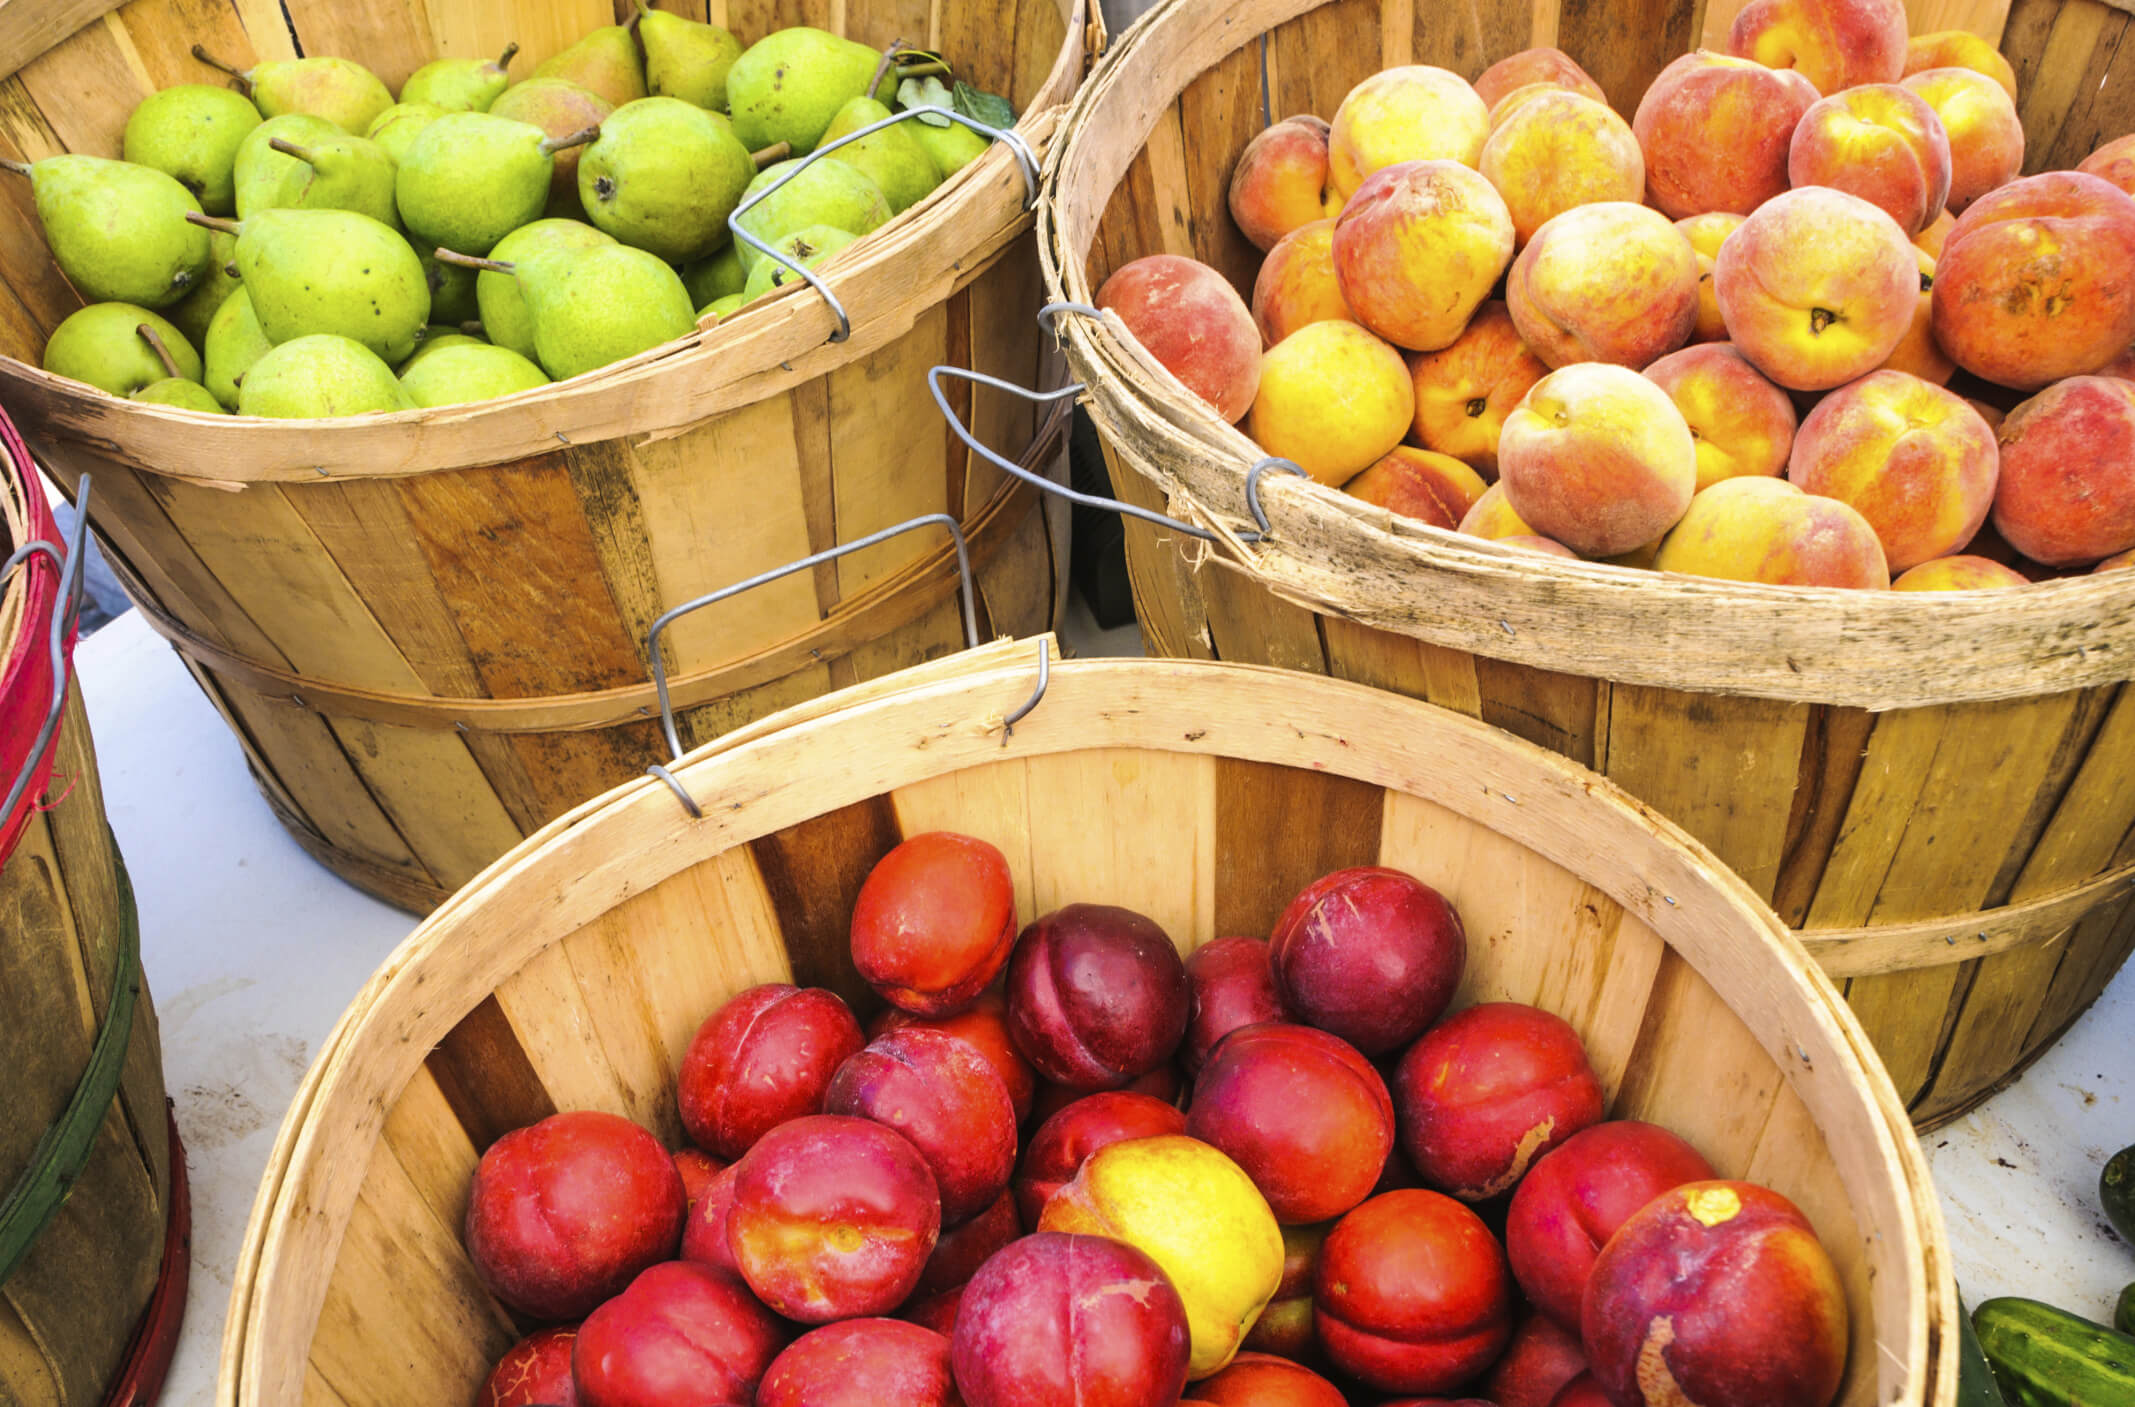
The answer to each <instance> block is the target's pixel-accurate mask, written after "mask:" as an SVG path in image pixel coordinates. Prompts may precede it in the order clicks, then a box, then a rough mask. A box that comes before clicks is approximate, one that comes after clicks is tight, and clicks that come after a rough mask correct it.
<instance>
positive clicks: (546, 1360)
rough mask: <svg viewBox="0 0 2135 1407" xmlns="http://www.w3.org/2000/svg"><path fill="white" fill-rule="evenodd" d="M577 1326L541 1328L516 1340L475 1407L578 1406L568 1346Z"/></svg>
mask: <svg viewBox="0 0 2135 1407" xmlns="http://www.w3.org/2000/svg"><path fill="white" fill-rule="evenodd" d="M577 1340H578V1326H577V1325H575V1324H574V1325H571V1326H569V1327H567V1328H561V1329H543V1330H541V1331H540V1332H538V1333H535V1334H532V1335H530V1336H528V1337H526V1338H523V1339H521V1340H519V1342H517V1343H515V1344H513V1345H512V1346H511V1347H510V1348H509V1349H507V1350H506V1351H505V1354H504V1356H503V1357H502V1358H500V1359H498V1360H497V1366H496V1367H495V1368H493V1369H491V1370H490V1373H489V1378H488V1380H487V1381H485V1382H484V1383H483V1384H482V1395H481V1396H480V1397H479V1398H477V1399H476V1400H475V1407H536V1404H541V1407H578V1389H577V1387H576V1386H574V1385H573V1384H572V1382H571V1346H572V1344H574V1343H576V1342H577Z"/></svg>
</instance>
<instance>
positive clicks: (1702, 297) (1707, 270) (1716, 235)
mask: <svg viewBox="0 0 2135 1407" xmlns="http://www.w3.org/2000/svg"><path fill="white" fill-rule="evenodd" d="M1743 218H1744V217H1743V216H1740V215H1737V214H1735V213H1734V212H1732V211H1728V210H1708V211H1707V212H1706V213H1704V214H1703V215H1692V216H1691V217H1690V218H1688V219H1686V220H1678V221H1676V222H1675V227H1676V228H1677V229H1679V230H1681V231H1682V232H1683V238H1685V239H1687V240H1689V241H1690V247H1691V249H1692V250H1693V251H1694V252H1695V253H1696V254H1697V256H1698V325H1697V327H1696V328H1695V329H1693V330H1692V332H1691V334H1690V340H1691V341H1692V342H1725V341H1726V340H1727V320H1726V319H1725V318H1723V317H1721V316H1720V299H1719V295H1718V294H1716V293H1714V292H1713V287H1712V265H1713V260H1715V259H1717V258H1719V257H1720V246H1721V245H1723V244H1725V243H1726V242H1727V237H1728V236H1729V235H1731V234H1733V233H1734V232H1735V231H1736V230H1738V229H1740V228H1742V221H1743Z"/></svg>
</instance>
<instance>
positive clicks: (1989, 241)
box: [1934, 171, 2135, 391]
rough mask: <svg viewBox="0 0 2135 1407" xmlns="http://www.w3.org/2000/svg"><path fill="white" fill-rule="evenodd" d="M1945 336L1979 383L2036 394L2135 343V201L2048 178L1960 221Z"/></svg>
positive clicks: (1987, 200) (1949, 246)
mask: <svg viewBox="0 0 2135 1407" xmlns="http://www.w3.org/2000/svg"><path fill="white" fill-rule="evenodd" d="M1934 299H1935V315H1934V316H1935V339H1936V340H1937V341H1938V342H1940V343H1941V344H1942V349H1943V350H1944V351H1945V352H1947V353H1949V355H1950V359H1951V360H1952V361H1954V362H1956V363H1957V364H1958V365H1959V366H1961V367H1963V368H1964V369H1965V370H1966V371H1969V372H1971V373H1972V374H1973V375H1974V376H1977V377H1980V378H1981V379H1983V380H1986V381H1992V382H1994V383H1996V384H1997V385H2002V386H2010V387H2014V388H2015V389H2017V390H2020V391H2036V390H2038V389H2039V388H2040V387H2042V386H2044V385H2046V384H2047V383H2049V382H2052V381H2058V380H2060V379H2061V378H2063V377H2066V376H2081V375H2084V374H2086V373H2088V372H2093V371H2096V370H2097V369H2098V368H2099V367H2101V366H2104V365H2105V364H2106V363H2107V362H2109V361H2111V360H2113V359H2114V358H2115V357H2117V356H2119V355H2120V354H2121V353H2122V352H2124V351H2125V350H2127V348H2128V345H2129V344H2130V343H2131V342H2135V200H2131V199H2129V197H2128V195H2127V193H2126V192H2125V191H2122V190H2121V189H2120V188H2119V187H2118V186H2115V185H2114V184H2112V183H2111V182H2110V181H2106V180H2102V179H2100V178H2099V177H2097V176H2087V175H2084V174H2083V173H2081V172H2078V171H2048V172H2046V173H2045V174H2043V175H2038V176H2028V177H2026V178H2024V179H2023V180H2020V181H2012V182H2010V183H2009V184H2008V185H2006V186H2003V187H2002V188H2001V189H2000V190H1997V191H1995V192H1993V193H1992V194H1990V195H1988V196H1985V197H1983V198H1982V199H1980V200H1979V201H1977V202H1976V203H1974V204H1973V206H1972V207H1971V208H1970V209H1969V210H1967V211H1965V213H1964V214H1963V215H1962V216H1961V217H1959V219H1958V221H1957V225H1956V228H1954V229H1952V230H1951V231H1950V237H1949V239H1948V241H1946V242H1945V243H1944V244H1943V246H1942V257H1941V258H1940V259H1938V260H1936V261H1935V290H1934Z"/></svg>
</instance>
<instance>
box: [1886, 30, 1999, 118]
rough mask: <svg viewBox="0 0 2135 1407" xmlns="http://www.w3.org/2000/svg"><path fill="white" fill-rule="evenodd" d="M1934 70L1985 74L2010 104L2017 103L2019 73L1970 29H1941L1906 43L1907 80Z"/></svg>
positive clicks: (1920, 35) (1997, 51) (1918, 35)
mask: <svg viewBox="0 0 2135 1407" xmlns="http://www.w3.org/2000/svg"><path fill="white" fill-rule="evenodd" d="M1931 68H1969V69H1971V70H1972V71H1973V72H1974V73H1984V74H1985V75H1987V77H1989V78H1991V79H1993V80H1994V81H1995V82H1996V83H1999V84H2001V86H2002V91H2003V92H2005V93H2007V94H2008V95H2009V101H2010V102H2015V101H2016V70H2015V69H2013V68H2011V67H2010V66H2009V60H2007V59H2005V58H2003V57H2002V54H2001V50H1999V49H1997V48H1995V47H1994V46H1993V45H1992V44H1990V43H1988V42H1987V41H1986V40H1985V39H1982V38H1980V37H1979V36H1978V35H1976V34H1974V33H1973V32H1972V31H1971V30H1969V29H1938V30H1935V31H1934V32H1933V33H1930V34H1915V35H1914V36H1913V37H1912V38H1910V39H1908V40H1906V41H1905V76H1906V77H1907V78H1910V77H1912V76H1913V75H1914V74H1916V73H1924V72H1926V71H1927V70H1928V69H1931Z"/></svg>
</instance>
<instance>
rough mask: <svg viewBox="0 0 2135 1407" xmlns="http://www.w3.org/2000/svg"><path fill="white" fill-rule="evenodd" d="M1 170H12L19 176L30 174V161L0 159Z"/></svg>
mask: <svg viewBox="0 0 2135 1407" xmlns="http://www.w3.org/2000/svg"><path fill="white" fill-rule="evenodd" d="M0 171H12V172H14V173H15V174H16V175H18V176H27V175H29V174H30V163H28V162H27V161H7V160H0Z"/></svg>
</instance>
